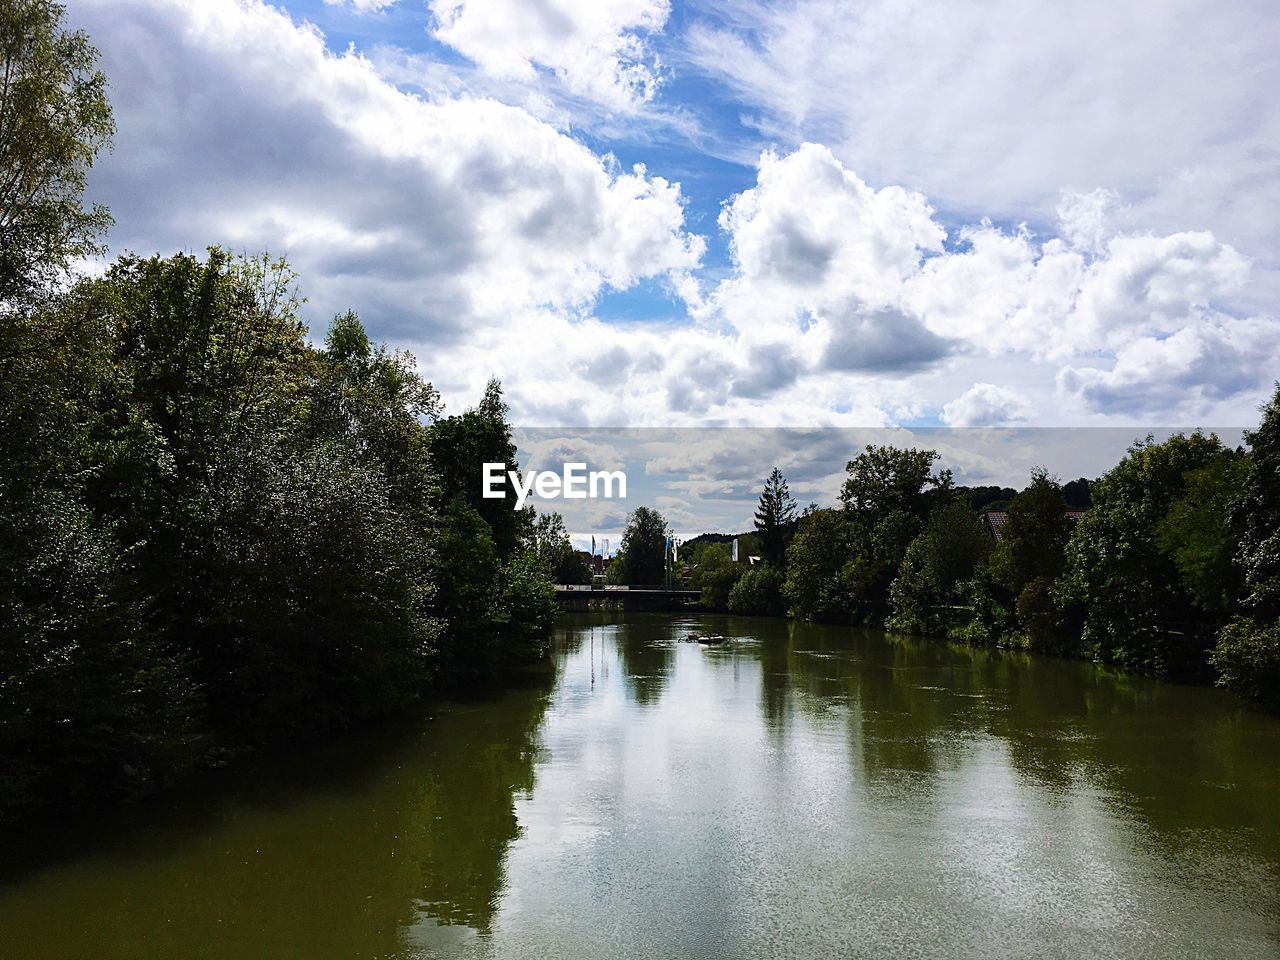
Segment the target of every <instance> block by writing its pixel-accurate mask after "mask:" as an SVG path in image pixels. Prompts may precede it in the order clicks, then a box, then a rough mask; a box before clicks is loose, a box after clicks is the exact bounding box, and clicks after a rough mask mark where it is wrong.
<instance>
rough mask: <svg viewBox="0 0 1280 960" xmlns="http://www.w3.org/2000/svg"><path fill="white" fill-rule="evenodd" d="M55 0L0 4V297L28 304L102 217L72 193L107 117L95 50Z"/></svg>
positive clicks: (89, 245) (85, 249)
mask: <svg viewBox="0 0 1280 960" xmlns="http://www.w3.org/2000/svg"><path fill="white" fill-rule="evenodd" d="M64 15H65V10H64V8H63V6H62V4H59V3H53V2H50V0H7V2H6V3H5V4H4V5H3V6H0V304H4V305H6V307H5V309H11V308H13V307H14V306H17V305H19V304H22V305H26V306H30V305H31V304H32V303H34V302H38V301H39V300H40V299H41V298H43V297H45V296H47V295H48V294H50V293H51V292H52V291H53V290H54V289H55V288H56V287H57V286H58V285H59V284H60V283H61V281H62V280H63V278H64V277H65V275H66V271H67V268H68V266H69V265H70V263H71V261H72V260H74V259H75V258H76V257H82V256H87V255H89V254H92V253H95V252H97V251H98V250H99V247H98V246H97V244H96V239H97V237H98V235H99V234H100V233H101V232H102V230H103V229H105V228H106V226H107V225H108V224H109V223H110V217H109V216H108V214H107V211H106V209H105V208H103V207H99V206H90V207H87V208H86V207H85V206H84V205H83V203H82V195H83V193H84V185H85V176H86V174H87V173H88V170H89V168H90V167H91V166H92V165H93V162H94V159H95V158H96V157H97V155H98V153H99V152H100V151H101V150H103V149H104V148H105V147H106V146H107V145H108V144H109V142H110V140H111V136H112V134H113V133H114V130H115V126H114V122H113V120H112V117H111V107H110V105H109V104H108V103H107V98H106V84H107V81H106V78H105V77H104V76H103V75H102V73H101V72H100V71H99V70H98V69H97V59H98V52H97V51H96V50H95V49H94V48H93V47H92V46H91V45H90V44H89V41H88V39H87V38H86V37H85V35H84V34H83V33H81V32H79V31H69V30H66V29H65V28H64V26H63V20H64ZM2 350H3V345H0V351H2Z"/></svg>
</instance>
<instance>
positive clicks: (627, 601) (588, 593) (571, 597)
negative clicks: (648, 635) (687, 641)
mask: <svg viewBox="0 0 1280 960" xmlns="http://www.w3.org/2000/svg"><path fill="white" fill-rule="evenodd" d="M701 597H702V594H701V593H699V592H698V591H697V590H664V589H663V588H661V587H623V586H613V585H608V586H578V585H576V584H557V585H556V603H558V604H559V605H560V609H561V610H569V611H578V612H585V611H587V610H676V609H679V608H681V607H687V606H689V605H690V604H692V603H696V602H697V601H698V600H699V599H701Z"/></svg>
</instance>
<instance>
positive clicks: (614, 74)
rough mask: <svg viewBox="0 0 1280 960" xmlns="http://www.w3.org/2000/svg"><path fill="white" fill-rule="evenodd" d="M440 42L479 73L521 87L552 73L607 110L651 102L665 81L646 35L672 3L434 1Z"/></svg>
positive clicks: (653, 0)
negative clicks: (518, 83)
mask: <svg viewBox="0 0 1280 960" xmlns="http://www.w3.org/2000/svg"><path fill="white" fill-rule="evenodd" d="M430 7H431V11H432V13H433V14H434V15H435V18H436V27H435V36H436V37H437V38H438V39H439V40H441V41H443V42H444V43H447V44H449V45H450V46H452V47H454V48H455V49H456V50H458V51H459V52H460V53H462V54H464V55H465V56H467V57H468V58H470V59H471V60H473V61H474V62H475V63H477V64H478V65H479V66H480V67H481V68H483V69H485V70H487V71H489V72H491V73H493V74H496V75H498V76H500V77H506V78H511V79H517V80H534V79H535V78H536V76H537V72H538V68H544V69H545V70H548V71H550V72H551V73H552V74H553V75H554V76H555V77H557V78H558V79H559V80H561V81H562V82H563V83H564V85H565V87H566V88H567V90H568V91H569V92H570V93H572V94H575V95H577V96H581V97H586V98H588V99H590V100H593V101H595V102H597V103H599V104H601V105H603V106H605V107H607V108H609V109H612V110H618V111H624V112H625V111H629V110H632V109H634V108H635V107H636V106H638V105H639V104H640V103H643V102H644V101H647V100H649V99H651V98H652V97H653V95H654V93H655V91H656V89H657V87H658V84H659V80H660V71H659V65H658V63H657V61H656V59H655V58H654V56H653V55H652V53H651V51H650V50H649V47H648V44H647V42H646V36H647V34H649V33H651V32H653V31H656V30H661V29H662V26H663V24H664V23H665V22H666V20H667V16H668V14H669V12H670V7H669V4H668V2H667V0H590V2H588V3H582V2H576V0H431V2H430Z"/></svg>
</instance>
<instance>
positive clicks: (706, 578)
mask: <svg viewBox="0 0 1280 960" xmlns="http://www.w3.org/2000/svg"><path fill="white" fill-rule="evenodd" d="M690 562H691V566H692V571H691V572H690V575H689V586H691V587H692V588H693V589H694V590H700V591H701V592H702V599H701V604H702V607H703V609H705V610H728V609H729V595H730V593H732V591H733V587H734V585H735V584H736V583H737V582H738V578H739V577H741V576H742V575H743V572H744V571H745V570H746V569H747V565H746V564H745V563H734V562H733V553H732V550H731V548H730V546H729V544H727V543H701V544H699V545H698V546H697V547H695V548H694V552H693V554H692V557H691V561H690Z"/></svg>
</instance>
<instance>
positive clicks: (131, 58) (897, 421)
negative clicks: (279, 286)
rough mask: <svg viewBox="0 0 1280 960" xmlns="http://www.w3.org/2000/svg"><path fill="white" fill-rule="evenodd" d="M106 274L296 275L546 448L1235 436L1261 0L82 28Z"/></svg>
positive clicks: (1272, 332) (643, 3)
mask: <svg viewBox="0 0 1280 960" xmlns="http://www.w3.org/2000/svg"><path fill="white" fill-rule="evenodd" d="M67 5H68V16H69V19H70V21H71V23H72V24H73V25H74V26H76V27H80V28H83V29H85V30H86V31H87V32H88V33H89V35H90V36H91V38H92V39H93V41H94V43H95V44H96V45H97V47H98V48H99V49H100V50H101V53H102V66H103V69H104V70H105V72H106V73H107V75H108V77H109V80H110V96H111V99H112V102H113V104H114V108H115V113H116V120H117V126H118V130H117V135H116V140H115V145H114V149H113V152H112V153H111V155H110V156H108V157H105V158H103V159H102V160H101V161H100V162H99V163H98V165H97V166H96V167H95V169H94V170H93V173H92V176H91V178H90V183H89V194H90V197H91V199H93V200H95V201H99V202H103V203H105V204H107V205H108V206H109V207H110V208H111V211H112V213H113V215H114V217H115V221H116V223H115V226H114V227H113V228H112V230H111V232H110V235H109V237H108V241H109V243H110V247H111V252H112V254H119V253H122V252H124V251H132V252H135V253H140V254H150V253H155V252H159V253H165V254H168V253H172V252H175V251H178V250H190V251H197V252H199V251H202V250H203V249H204V248H205V247H207V246H208V245H210V244H219V245H223V246H226V247H230V248H232V249H234V250H237V251H244V252H248V253H252V252H257V251H269V252H271V253H273V254H277V255H283V256H286V257H287V258H288V259H289V261H290V263H291V264H292V266H293V267H294V269H295V270H296V271H297V273H298V275H299V284H300V288H301V291H302V293H303V294H305V296H306V297H307V298H308V299H307V304H306V306H305V310H304V316H305V318H306V319H307V321H308V323H309V324H310V326H311V330H312V336H313V337H314V338H317V339H319V338H322V337H323V335H324V330H325V328H326V326H327V324H328V322H329V320H330V319H331V318H332V316H333V315H334V314H336V313H338V312H341V311H345V310H347V309H354V310H355V311H356V312H357V313H359V314H360V316H361V317H362V319H363V320H364V321H365V323H366V325H367V326H368V328H369V329H370V331H371V333H372V334H373V335H374V336H375V337H377V338H379V339H381V340H384V341H386V342H388V343H390V344H391V345H393V346H395V347H397V348H400V349H405V350H408V351H410V352H412V354H413V355H414V357H415V359H416V362H417V364H418V367H419V369H420V370H421V372H422V373H423V375H424V376H426V377H427V378H428V379H429V380H430V381H431V382H432V383H434V384H435V385H436V386H437V387H438V388H439V389H440V391H441V393H442V395H443V397H444V400H445V402H446V405H447V409H448V410H450V411H455V412H456V411H460V410H462V409H465V408H466V407H467V406H469V405H471V404H473V403H475V402H476V401H477V400H478V399H479V396H480V394H481V391H482V390H483V387H484V384H485V382H486V381H487V380H488V379H489V377H491V376H496V377H498V378H499V379H500V380H501V381H502V383H503V386H504V390H505V394H506V398H507V400H508V402H509V404H510V407H511V412H512V418H513V420H514V421H515V422H516V423H517V424H518V425H520V426H521V427H524V428H552V427H555V428H569V427H572V428H579V430H580V434H579V435H580V436H586V434H582V433H581V429H582V428H606V427H607V428H622V427H626V428H685V427H708V426H710V427H792V428H814V427H821V428H890V429H896V428H924V429H928V428H934V427H1019V428H1029V427H1118V428H1124V429H1125V430H1127V431H1129V432H1130V433H1132V432H1134V431H1137V430H1138V429H1139V428H1144V427H1147V426H1151V425H1155V426H1173V425H1176V426H1195V425H1206V426H1212V427H1228V428H1229V427H1239V426H1249V425H1252V424H1254V423H1256V421H1257V410H1258V407H1259V405H1260V404H1261V403H1262V402H1263V400H1264V399H1265V398H1266V397H1267V396H1268V395H1269V394H1270V392H1271V390H1272V388H1273V382H1274V380H1275V378H1276V377H1278V376H1280V362H1277V361H1278V360H1280V317H1278V316H1277V308H1276V303H1277V296H1276V295H1277V293H1280V226H1278V223H1280V220H1278V218H1277V217H1276V216H1275V211H1276V210H1277V209H1280V105H1278V101H1280V98H1277V97H1276V96H1275V91H1276V90H1280V18H1277V17H1276V16H1275V14H1274V6H1273V2H1272V0H1258V2H1254V0H1234V2H1232V3H1230V4H1227V5H1222V4H1218V3H1210V2H1209V0H1132V2H1129V3H1125V4H1115V3H1113V2H1110V0H1105V2H1104V0H1079V2H1076V3H1071V4H1062V3H1049V2H1040V0H983V2H977V0H953V2H948V3H945V4H943V3H923V2H913V0H894V2H887V0H864V2H850V3H840V2H832V0H790V2H787V0H783V2H767V3H766V2H759V3H757V2H752V0H737V2H732V3H730V2H720V0H693V2H678V0H591V2H585V0H584V2H571V0H288V2H283V3H278V4H275V5H270V4H266V3H262V2H259V0H199V2H191V0H68V4H67Z"/></svg>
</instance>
